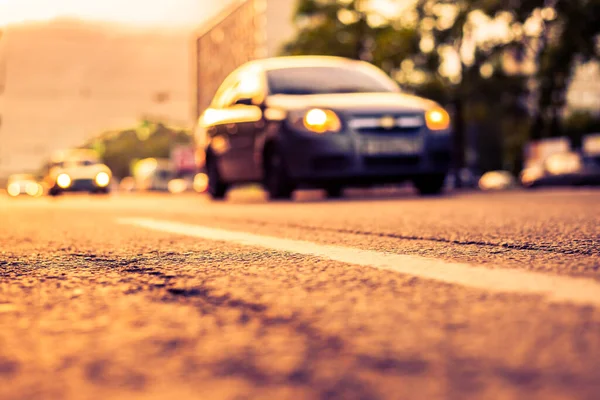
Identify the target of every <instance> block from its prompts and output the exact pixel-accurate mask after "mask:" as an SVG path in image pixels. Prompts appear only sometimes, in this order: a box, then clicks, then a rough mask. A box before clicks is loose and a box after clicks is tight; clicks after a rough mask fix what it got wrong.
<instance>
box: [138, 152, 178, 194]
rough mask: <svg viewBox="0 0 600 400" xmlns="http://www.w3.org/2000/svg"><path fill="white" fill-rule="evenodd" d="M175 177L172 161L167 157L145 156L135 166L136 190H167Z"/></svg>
mask: <svg viewBox="0 0 600 400" xmlns="http://www.w3.org/2000/svg"><path fill="white" fill-rule="evenodd" d="M174 177H175V172H174V171H173V168H172V166H171V162H170V161H169V159H166V158H145V159H143V160H139V161H138V162H136V163H135V165H134V167H133V179H134V181H135V190H141V191H161V192H166V191H168V190H169V182H170V181H171V180H172V179H173V178H174Z"/></svg>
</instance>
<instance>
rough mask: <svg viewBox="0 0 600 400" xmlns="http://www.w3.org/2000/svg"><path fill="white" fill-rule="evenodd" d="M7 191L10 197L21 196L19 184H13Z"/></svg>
mask: <svg viewBox="0 0 600 400" xmlns="http://www.w3.org/2000/svg"><path fill="white" fill-rule="evenodd" d="M6 191H7V192H8V195H9V196H12V197H17V196H18V195H19V194H21V186H20V185H19V184H18V183H11V184H10V185H8V187H7V188H6Z"/></svg>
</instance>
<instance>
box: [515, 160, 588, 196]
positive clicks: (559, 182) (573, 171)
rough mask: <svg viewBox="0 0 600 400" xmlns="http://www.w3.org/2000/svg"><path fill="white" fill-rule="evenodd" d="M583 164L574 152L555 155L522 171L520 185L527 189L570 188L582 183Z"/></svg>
mask: <svg viewBox="0 0 600 400" xmlns="http://www.w3.org/2000/svg"><path fill="white" fill-rule="evenodd" d="M583 173H584V162H583V158H582V156H581V155H580V154H579V153H577V152H574V151H567V152H561V153H555V154H552V155H550V156H548V157H546V158H545V159H544V160H543V161H541V162H538V163H535V164H533V165H530V166H528V167H527V168H525V169H523V171H522V172H521V177H520V179H521V184H522V185H523V186H525V187H528V188H535V187H539V186H564V185H566V186H572V185H578V184H581V183H582V181H583V177H584V175H583Z"/></svg>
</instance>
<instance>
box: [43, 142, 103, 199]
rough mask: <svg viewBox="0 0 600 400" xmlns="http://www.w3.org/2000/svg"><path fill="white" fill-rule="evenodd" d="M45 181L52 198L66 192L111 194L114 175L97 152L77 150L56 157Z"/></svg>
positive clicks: (51, 163) (50, 165) (50, 164)
mask: <svg viewBox="0 0 600 400" xmlns="http://www.w3.org/2000/svg"><path fill="white" fill-rule="evenodd" d="M44 181H45V184H46V186H47V187H48V194H50V195H51V196H56V195H59V194H61V193H64V192H89V193H92V194H106V193H109V192H110V184H111V182H112V173H111V171H110V169H109V168H108V167H107V166H106V165H105V164H103V163H102V162H100V160H99V158H98V156H97V155H96V153H95V152H93V151H90V150H80V149H77V150H69V151H67V152H64V153H59V154H58V155H56V156H55V157H54V158H53V160H52V161H51V162H50V163H49V165H48V167H47V173H46V176H45V179H44Z"/></svg>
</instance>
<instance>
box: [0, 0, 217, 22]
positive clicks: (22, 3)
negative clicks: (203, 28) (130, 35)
mask: <svg viewBox="0 0 600 400" xmlns="http://www.w3.org/2000/svg"><path fill="white" fill-rule="evenodd" d="M221 6H222V4H221ZM219 8H220V6H217V5H216V2H214V1H211V0H153V1H147V0H127V1H122V0H102V1H98V0H52V1H50V0H0V26H2V25H8V24H18V23H24V22H37V21H48V20H52V19H55V18H60V17H72V18H80V19H86V20H93V21H105V22H117V23H126V24H133V25H163V26H165V25H185V26H195V25H197V24H198V21H199V20H202V19H203V17H204V16H205V15H206V14H207V11H208V12H210V13H212V12H215V11H217V10H218V9H219Z"/></svg>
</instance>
